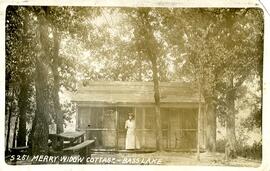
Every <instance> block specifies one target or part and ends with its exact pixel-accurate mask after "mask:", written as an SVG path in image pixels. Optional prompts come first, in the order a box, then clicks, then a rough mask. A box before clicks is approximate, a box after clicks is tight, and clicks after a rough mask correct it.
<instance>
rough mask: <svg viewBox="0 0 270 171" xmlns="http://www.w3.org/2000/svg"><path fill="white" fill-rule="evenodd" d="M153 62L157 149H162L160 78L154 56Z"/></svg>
mask: <svg viewBox="0 0 270 171" xmlns="http://www.w3.org/2000/svg"><path fill="white" fill-rule="evenodd" d="M151 63H152V71H153V82H154V98H155V112H156V145H157V150H158V151H162V150H163V143H162V129H161V114H160V93H159V80H158V70H157V61H156V59H155V58H152V60H151Z"/></svg>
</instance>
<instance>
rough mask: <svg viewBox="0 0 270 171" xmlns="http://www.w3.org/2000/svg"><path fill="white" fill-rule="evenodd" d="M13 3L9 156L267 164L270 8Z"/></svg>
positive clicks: (12, 161)
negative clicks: (269, 30)
mask: <svg viewBox="0 0 270 171" xmlns="http://www.w3.org/2000/svg"><path fill="white" fill-rule="evenodd" d="M5 10H6V11H5V38H4V40H5V117H4V124H5V132H4V136H5V139H4V147H3V148H4V149H5V150H4V151H5V158H4V160H5V161H4V162H5V163H6V164H7V165H65V164H76V165H77V164H79V165H166V166H170V165H171V166H186V165H187V166H231V167H235V166H236V167H250V168H258V167H260V166H261V164H262V159H263V150H262V149H263V146H264V145H265V144H263V141H262V127H263V124H262V106H263V104H262V99H263V59H264V26H265V25H264V24H265V22H264V15H265V14H264V10H263V9H262V8H257V7H245V8H244V7H241V8H239V7H238V8H236V7H235V8H233V7H230V8H225V7H223V8H215V7H200V8H184V7H155V6H153V7H140V6H134V7H115V6H113V7H110V6H60V5H56V6H49V5H48V6H39V5H27V6H26V5H8V6H7V7H6V9H5Z"/></svg>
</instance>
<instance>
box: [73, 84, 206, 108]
mask: <svg viewBox="0 0 270 171" xmlns="http://www.w3.org/2000/svg"><path fill="white" fill-rule="evenodd" d="M72 101H74V102H91V103H109V104H117V103H149V104H154V102H155V100H154V85H153V83H152V82H120V81H113V82H100V81H99V82H88V83H87V84H86V85H80V86H79V88H78V91H77V92H76V93H75V94H74V95H73V96H72ZM160 101H161V103H198V102H199V95H198V90H197V88H195V87H194V85H191V84H187V83H178V82H161V83H160ZM202 101H203V98H202Z"/></svg>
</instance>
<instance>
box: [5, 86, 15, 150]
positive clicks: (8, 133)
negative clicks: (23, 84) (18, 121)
mask: <svg viewBox="0 0 270 171" xmlns="http://www.w3.org/2000/svg"><path fill="white" fill-rule="evenodd" d="M11 91H12V92H11V102H10V106H9V110H8V123H7V138H6V153H7V152H8V147H9V146H8V144H9V137H10V126H11V117H12V109H13V98H14V90H13V89H12V90H11ZM6 100H7V99H6ZM6 110H7V105H6Z"/></svg>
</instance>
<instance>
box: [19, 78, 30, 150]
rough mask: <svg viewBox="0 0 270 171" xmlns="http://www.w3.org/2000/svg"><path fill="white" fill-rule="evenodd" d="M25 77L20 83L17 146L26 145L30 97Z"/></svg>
mask: <svg viewBox="0 0 270 171" xmlns="http://www.w3.org/2000/svg"><path fill="white" fill-rule="evenodd" d="M26 82H27V81H25V78H23V77H22V84H21V85H20V89H21V90H20V94H19V100H18V105H19V130H18V138H17V146H18V147H21V146H25V145H26V112H27V106H28V105H27V99H28V95H27V94H28V86H29V85H28V84H27V83H26Z"/></svg>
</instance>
